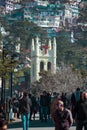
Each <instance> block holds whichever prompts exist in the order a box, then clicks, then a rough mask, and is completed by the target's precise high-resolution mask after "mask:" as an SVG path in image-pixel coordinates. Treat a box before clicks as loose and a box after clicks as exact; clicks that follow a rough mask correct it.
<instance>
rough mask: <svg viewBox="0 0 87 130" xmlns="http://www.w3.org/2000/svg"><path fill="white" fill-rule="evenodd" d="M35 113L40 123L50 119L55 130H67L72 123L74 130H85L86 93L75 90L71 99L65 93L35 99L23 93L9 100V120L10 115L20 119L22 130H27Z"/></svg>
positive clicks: (0, 115) (2, 115) (1, 111)
mask: <svg viewBox="0 0 87 130" xmlns="http://www.w3.org/2000/svg"><path fill="white" fill-rule="evenodd" d="M37 112H38V113H39V120H40V121H41V122H48V120H49V119H52V120H53V122H54V125H55V130H69V128H70V126H71V125H72V124H73V123H76V130H82V128H83V127H84V130H87V92H85V91H81V90H80V89H79V88H77V89H76V91H75V92H73V93H72V95H71V98H68V97H67V94H66V93H62V94H61V95H60V94H59V93H56V92H55V93H53V96H52V95H51V94H50V93H48V92H46V91H43V92H42V94H41V95H40V96H39V97H38V98H36V97H35V96H34V95H32V94H29V93H27V92H24V93H22V94H21V95H20V96H19V97H18V98H16V97H14V98H13V99H10V100H9V116H10V119H12V117H11V116H12V113H14V117H15V118H21V120H22V124H23V130H28V128H29V123H30V121H32V120H35V116H36V113H37ZM4 119H6V115H5V112H4V109H3V106H2V105H0V122H2V120H4ZM0 127H1V126H0ZM1 130H3V129H1Z"/></svg>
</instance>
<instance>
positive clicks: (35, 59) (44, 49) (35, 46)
mask: <svg viewBox="0 0 87 130" xmlns="http://www.w3.org/2000/svg"><path fill="white" fill-rule="evenodd" d="M43 70H44V71H48V70H49V71H50V72H51V73H53V74H55V73H56V38H53V39H52V40H51V39H49V41H48V43H47V44H44V45H43V44H41V42H40V39H39V38H38V37H36V38H33V39H32V44H31V76H30V77H31V83H32V82H35V81H38V80H39V79H40V75H39V73H40V72H41V71H43Z"/></svg>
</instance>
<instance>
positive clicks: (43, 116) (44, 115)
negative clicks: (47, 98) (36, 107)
mask: <svg viewBox="0 0 87 130" xmlns="http://www.w3.org/2000/svg"><path fill="white" fill-rule="evenodd" d="M47 112H48V107H47V106H41V120H43V119H45V121H46V120H47Z"/></svg>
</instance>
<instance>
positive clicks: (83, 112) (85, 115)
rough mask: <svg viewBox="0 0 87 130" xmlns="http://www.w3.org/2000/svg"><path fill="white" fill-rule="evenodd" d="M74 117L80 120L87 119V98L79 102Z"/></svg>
mask: <svg viewBox="0 0 87 130" xmlns="http://www.w3.org/2000/svg"><path fill="white" fill-rule="evenodd" d="M73 117H74V118H75V117H77V120H79V121H87V99H85V100H84V101H81V100H80V101H79V102H77V104H76V106H75V109H74V115H73Z"/></svg>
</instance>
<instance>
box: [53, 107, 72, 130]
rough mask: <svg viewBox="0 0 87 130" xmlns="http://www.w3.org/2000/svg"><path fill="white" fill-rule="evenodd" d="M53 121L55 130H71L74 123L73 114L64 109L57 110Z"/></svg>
mask: <svg viewBox="0 0 87 130" xmlns="http://www.w3.org/2000/svg"><path fill="white" fill-rule="evenodd" d="M53 120H54V124H55V130H69V128H70V126H71V125H72V123H73V119H72V114H71V112H70V110H68V109H64V110H63V111H59V110H58V109H57V110H56V111H55V113H54V116H53Z"/></svg>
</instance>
